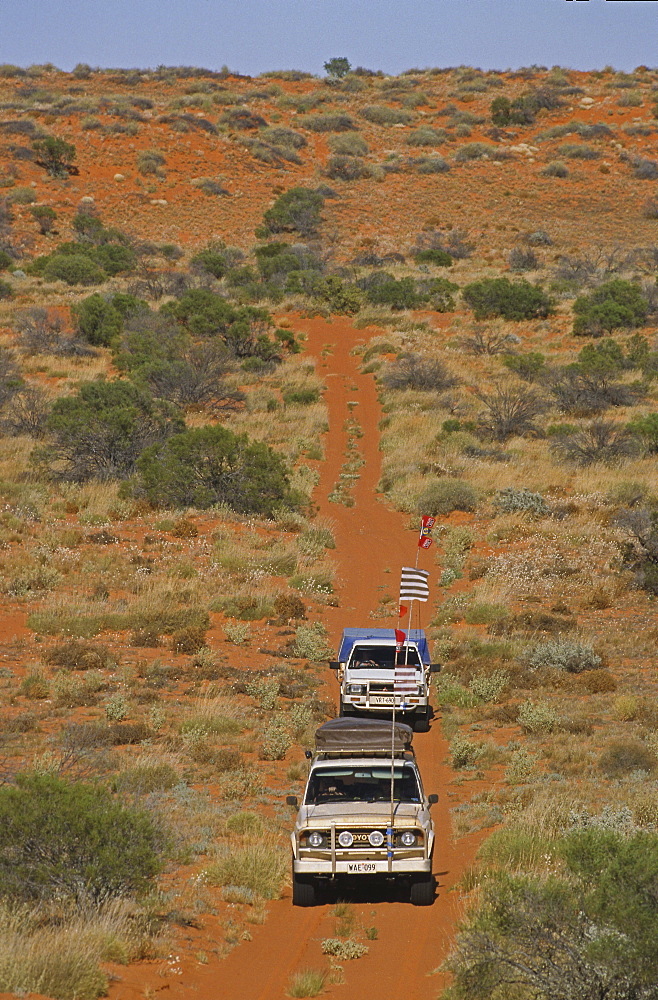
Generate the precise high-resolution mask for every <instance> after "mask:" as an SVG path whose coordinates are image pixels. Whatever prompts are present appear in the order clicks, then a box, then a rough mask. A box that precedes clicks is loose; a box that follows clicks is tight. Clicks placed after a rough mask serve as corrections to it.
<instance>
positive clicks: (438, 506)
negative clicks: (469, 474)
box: [416, 479, 480, 516]
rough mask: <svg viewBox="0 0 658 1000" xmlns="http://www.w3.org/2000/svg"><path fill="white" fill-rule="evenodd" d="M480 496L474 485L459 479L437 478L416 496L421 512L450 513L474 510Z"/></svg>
mask: <svg viewBox="0 0 658 1000" xmlns="http://www.w3.org/2000/svg"><path fill="white" fill-rule="evenodd" d="M479 502H480V496H479V493H478V491H477V490H476V489H475V487H473V486H471V485H470V483H466V482H463V481H462V480H460V479H439V480H438V482H436V483H431V484H430V485H429V486H427V487H426V488H425V489H424V490H423V492H422V493H421V495H420V496H419V498H418V502H417V504H416V508H417V510H418V512H419V513H421V514H431V515H433V516H437V515H439V514H450V513H451V512H452V511H453V510H466V511H471V510H475V509H476V507H477V506H478V504H479Z"/></svg>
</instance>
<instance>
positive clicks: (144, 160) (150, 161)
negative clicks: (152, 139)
mask: <svg viewBox="0 0 658 1000" xmlns="http://www.w3.org/2000/svg"><path fill="white" fill-rule="evenodd" d="M166 162H167V159H166V157H165V155H164V153H161V152H160V150H158V149H144V150H142V151H141V152H140V153H138V154H137V169H138V170H139V172H140V174H142V175H143V176H144V177H151V176H156V177H164V176H165V172H164V169H163V168H164V165H165V163H166Z"/></svg>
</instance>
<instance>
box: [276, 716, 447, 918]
mask: <svg viewBox="0 0 658 1000" xmlns="http://www.w3.org/2000/svg"><path fill="white" fill-rule="evenodd" d="M412 739H413V733H412V730H411V729H410V728H409V726H407V725H405V724H404V723H399V722H396V723H393V722H389V721H386V720H376V719H346V718H340V719H331V720H330V721H329V722H325V723H323V725H321V726H320V727H319V729H318V730H317V732H316V734H315V752H314V753H313V754H312V756H311V764H310V768H309V775H308V781H307V783H306V789H305V791H304V797H303V799H302V802H301V805H299V804H298V801H297V798H296V797H295V796H288V798H287V800H286V801H287V803H288V805H295V806H297V805H299V812H298V814H297V820H296V822H295V829H294V831H293V833H292V835H291V840H292V879H293V904H294V905H295V906H313V905H314V903H315V902H316V901H317V896H318V891H319V890H320V889H321V888H322V886H323V885H325V886H326V885H329V884H330V883H331V882H336V881H341V882H346V881H350V880H351V881H354V880H359V881H362V880H377V881H381V880H388V881H390V882H392V883H399V882H403V883H404V884H405V885H406V886H407V888H408V891H409V899H410V901H411V902H412V903H414V904H415V905H416V906H429V905H431V903H432V902H433V901H434V877H433V875H432V852H433V849H434V825H433V823H432V819H431V816H430V805H432V804H433V803H434V802H436V801H437V800H438V796H437V795H430V796H426V795H425V792H424V791H423V785H422V782H421V779H420V774H419V772H418V767H417V764H416V759H415V756H414V752H413V749H412V745H411V744H412ZM391 778H392V780H391Z"/></svg>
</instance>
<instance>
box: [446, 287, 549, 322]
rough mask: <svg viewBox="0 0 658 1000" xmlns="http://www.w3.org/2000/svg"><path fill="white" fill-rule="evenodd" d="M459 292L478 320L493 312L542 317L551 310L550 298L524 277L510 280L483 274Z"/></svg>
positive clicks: (505, 316) (512, 316) (514, 316)
mask: <svg viewBox="0 0 658 1000" xmlns="http://www.w3.org/2000/svg"><path fill="white" fill-rule="evenodd" d="M462 295H463V297H464V300H465V301H466V303H467V304H468V305H469V306H470V307H471V309H472V310H473V312H474V314H475V318H476V319H478V320H481V319H491V318H492V317H494V316H502V318H503V319H507V320H522V319H544V318H545V317H546V316H549V315H550V314H551V313H552V312H553V303H552V301H551V299H550V298H549V297H548V296H547V295H546V294H545V293H544V292H543V291H542V290H541V288H537V287H536V286H535V285H531V284H530V282H529V281H525V280H523V279H521V280H520V281H514V282H512V281H510V280H509V278H484V279H483V280H482V281H474V282H472V283H471V284H470V285H466V286H465V287H464V289H463V290H462Z"/></svg>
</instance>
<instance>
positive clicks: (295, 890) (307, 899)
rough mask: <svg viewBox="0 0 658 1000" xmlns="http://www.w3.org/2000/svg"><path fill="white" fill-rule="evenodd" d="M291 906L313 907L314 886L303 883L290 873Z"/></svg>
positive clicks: (309, 883) (310, 883)
mask: <svg viewBox="0 0 658 1000" xmlns="http://www.w3.org/2000/svg"><path fill="white" fill-rule="evenodd" d="M292 905H293V906H315V885H314V884H313V882H310V881H309V882H305V881H304V880H303V879H300V878H298V877H297V875H295V873H294V872H293V873H292Z"/></svg>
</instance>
